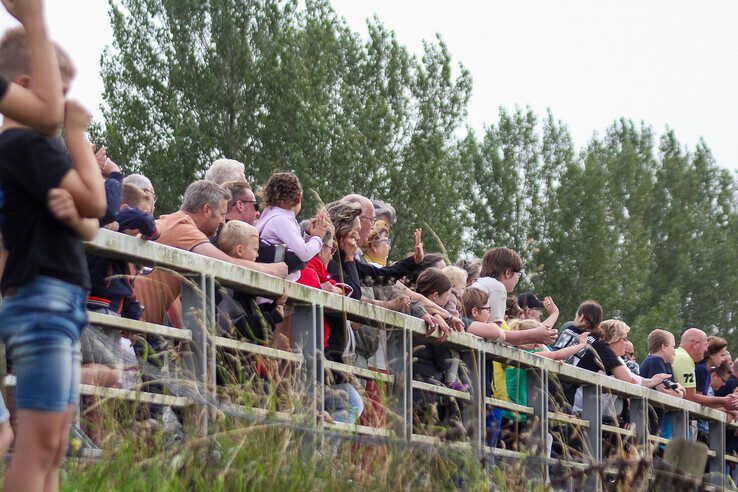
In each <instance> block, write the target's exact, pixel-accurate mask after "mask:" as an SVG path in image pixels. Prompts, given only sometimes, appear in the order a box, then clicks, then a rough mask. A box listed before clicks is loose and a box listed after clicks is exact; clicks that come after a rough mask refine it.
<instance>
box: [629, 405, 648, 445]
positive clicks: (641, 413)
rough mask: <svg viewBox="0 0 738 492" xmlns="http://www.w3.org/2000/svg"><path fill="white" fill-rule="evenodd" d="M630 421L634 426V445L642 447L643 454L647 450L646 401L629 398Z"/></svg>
mask: <svg viewBox="0 0 738 492" xmlns="http://www.w3.org/2000/svg"><path fill="white" fill-rule="evenodd" d="M630 421H631V423H633V424H634V425H635V431H636V443H637V444H638V445H639V446H642V449H643V452H644V453H645V452H647V450H648V429H649V426H648V399H647V398H631V400H630Z"/></svg>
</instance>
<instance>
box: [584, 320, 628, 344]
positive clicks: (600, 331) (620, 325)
mask: <svg viewBox="0 0 738 492" xmlns="http://www.w3.org/2000/svg"><path fill="white" fill-rule="evenodd" d="M629 331H630V326H628V325H627V324H625V322H623V321H620V320H619V319H606V320H605V321H603V322H602V323H600V324H599V326H598V327H597V328H595V329H594V331H592V336H594V337H597V338H599V339H601V340H604V341H605V342H607V343H615V342H617V341H618V340H620V339H621V338H624V337H627V336H628V332H629Z"/></svg>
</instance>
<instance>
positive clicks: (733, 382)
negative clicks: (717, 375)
mask: <svg viewBox="0 0 738 492" xmlns="http://www.w3.org/2000/svg"><path fill="white" fill-rule="evenodd" d="M736 388H738V378H737V377H735V376H733V375H732V374H731V375H730V377H729V378H728V380H727V381H725V384H724V385H722V386H721V387H719V388H718V389H717V391H715V396H728V395H729V394H731V393H733V392H734V391H735V390H736Z"/></svg>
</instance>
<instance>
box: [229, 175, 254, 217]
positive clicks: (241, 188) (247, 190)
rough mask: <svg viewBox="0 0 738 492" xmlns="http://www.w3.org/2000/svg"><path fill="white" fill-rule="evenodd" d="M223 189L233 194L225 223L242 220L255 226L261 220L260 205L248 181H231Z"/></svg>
mask: <svg viewBox="0 0 738 492" xmlns="http://www.w3.org/2000/svg"><path fill="white" fill-rule="evenodd" d="M223 187H224V188H225V189H226V190H228V191H230V192H231V199H230V200H229V201H228V212H226V214H225V221H226V222H229V221H231V220H240V221H241V222H246V223H247V224H250V225H254V223H255V222H256V219H258V218H259V215H260V214H259V205H258V203H257V202H256V195H254V191H253V190H252V189H251V185H250V184H249V182H248V181H229V182H227V183H225V184H224V185H223Z"/></svg>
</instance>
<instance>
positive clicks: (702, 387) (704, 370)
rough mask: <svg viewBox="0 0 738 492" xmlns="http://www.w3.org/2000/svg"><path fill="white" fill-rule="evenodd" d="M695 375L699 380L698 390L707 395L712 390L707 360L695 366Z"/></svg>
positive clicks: (697, 380)
mask: <svg viewBox="0 0 738 492" xmlns="http://www.w3.org/2000/svg"><path fill="white" fill-rule="evenodd" d="M694 377H695V380H696V382H697V391H699V392H700V393H702V394H703V395H706V394H707V393H708V392H709V391H710V369H709V368H708V367H707V363H706V362H704V361H703V362H700V363H699V364H697V365H696V366H694Z"/></svg>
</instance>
